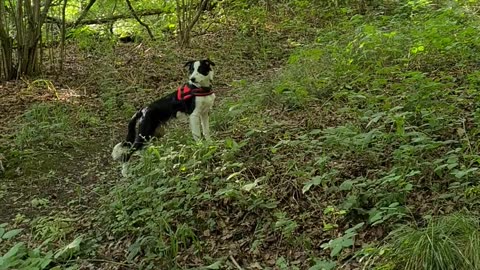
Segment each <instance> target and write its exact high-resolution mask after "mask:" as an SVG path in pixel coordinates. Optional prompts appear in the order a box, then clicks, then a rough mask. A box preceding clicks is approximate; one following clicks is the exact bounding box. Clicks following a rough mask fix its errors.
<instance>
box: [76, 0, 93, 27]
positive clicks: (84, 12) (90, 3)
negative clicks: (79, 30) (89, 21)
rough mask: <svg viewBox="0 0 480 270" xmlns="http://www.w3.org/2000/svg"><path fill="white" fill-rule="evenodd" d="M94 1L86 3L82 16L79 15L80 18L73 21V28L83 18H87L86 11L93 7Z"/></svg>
mask: <svg viewBox="0 0 480 270" xmlns="http://www.w3.org/2000/svg"><path fill="white" fill-rule="evenodd" d="M96 1H97V0H90V1H89V2H88V4H87V6H86V7H85V9H84V10H83V11H82V14H80V16H78V18H77V20H75V22H74V23H73V27H75V26H77V25H78V24H79V23H80V22H81V21H82V20H83V19H84V18H85V16H87V13H88V11H89V10H90V8H91V7H92V6H93V4H95V2H96Z"/></svg>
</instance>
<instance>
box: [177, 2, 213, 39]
mask: <svg viewBox="0 0 480 270" xmlns="http://www.w3.org/2000/svg"><path fill="white" fill-rule="evenodd" d="M176 3H177V20H178V42H179V44H180V46H182V47H186V46H189V45H190V38H191V35H190V34H191V32H192V29H193V27H194V26H195V24H196V23H197V22H198V20H199V19H200V15H202V12H203V11H204V10H205V8H206V7H207V4H208V0H176Z"/></svg>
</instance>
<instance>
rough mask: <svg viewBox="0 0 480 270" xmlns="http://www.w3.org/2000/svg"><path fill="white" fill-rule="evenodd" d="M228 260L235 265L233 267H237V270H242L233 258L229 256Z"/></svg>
mask: <svg viewBox="0 0 480 270" xmlns="http://www.w3.org/2000/svg"><path fill="white" fill-rule="evenodd" d="M230 260H231V261H232V263H233V264H234V265H235V267H237V269H238V270H243V268H242V267H241V266H240V265H239V264H238V263H237V261H236V260H235V258H233V256H232V255H230Z"/></svg>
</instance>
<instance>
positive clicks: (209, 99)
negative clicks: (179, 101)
mask: <svg viewBox="0 0 480 270" xmlns="http://www.w3.org/2000/svg"><path fill="white" fill-rule="evenodd" d="M214 101H215V94H211V95H208V96H197V97H195V110H196V111H197V110H198V112H199V113H208V111H210V110H211V109H212V107H213V103H214Z"/></svg>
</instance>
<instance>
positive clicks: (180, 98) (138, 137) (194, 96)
mask: <svg viewBox="0 0 480 270" xmlns="http://www.w3.org/2000/svg"><path fill="white" fill-rule="evenodd" d="M213 66H215V63H213V62H212V61H210V60H209V59H204V60H196V61H188V62H187V63H185V65H184V67H188V74H189V76H188V82H187V83H185V84H184V85H182V86H180V87H179V88H178V89H177V91H175V92H172V93H170V94H168V95H166V96H164V97H162V98H160V99H158V100H156V101H154V102H153V103H151V104H150V105H148V106H147V107H144V108H142V109H140V110H138V111H137V112H136V113H135V114H134V115H133V117H132V118H131V119H130V121H129V123H128V134H127V137H126V140H125V141H124V142H121V143H118V144H117V145H115V147H114V148H113V151H112V157H113V159H114V160H121V161H122V163H123V164H124V166H123V168H124V169H123V170H122V173H123V174H124V175H125V173H124V170H125V169H126V167H125V164H126V163H127V162H128V161H129V159H130V157H131V156H132V155H133V154H134V153H135V152H136V151H138V150H140V149H142V148H143V146H144V145H145V144H146V142H147V141H149V140H150V139H152V138H154V137H160V136H161V135H162V133H163V128H164V126H165V124H166V123H167V122H168V121H169V120H171V119H172V118H175V117H177V114H179V113H184V114H187V115H189V120H190V129H191V132H192V135H193V138H194V140H196V141H198V140H201V138H202V134H201V133H203V137H204V138H205V139H206V140H210V123H209V113H210V110H211V109H212V107H213V103H214V101H215V93H213V91H212V81H213V74H214V71H213V68H212V67H213ZM137 125H138V131H137V128H136V127H137ZM201 131H202V132H201Z"/></svg>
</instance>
